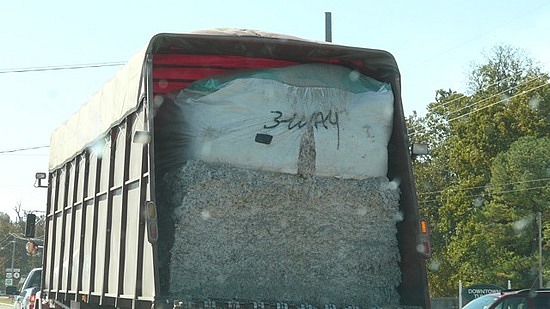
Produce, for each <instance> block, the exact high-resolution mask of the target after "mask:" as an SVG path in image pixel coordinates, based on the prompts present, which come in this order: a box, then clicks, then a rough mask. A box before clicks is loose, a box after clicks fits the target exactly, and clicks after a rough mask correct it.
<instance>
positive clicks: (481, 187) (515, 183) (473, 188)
mask: <svg viewBox="0 0 550 309" xmlns="http://www.w3.org/2000/svg"><path fill="white" fill-rule="evenodd" d="M547 180H550V177H547V178H539V179H532V180H524V181H516V182H509V183H503V184H499V185H497V186H496V187H504V186H508V185H517V184H522V183H531V182H538V181H547ZM494 187H495V186H492V185H487V186H477V187H466V188H458V189H451V190H449V191H450V192H459V191H467V190H475V189H488V188H494ZM443 192H447V190H439V191H428V192H418V194H434V193H443Z"/></svg>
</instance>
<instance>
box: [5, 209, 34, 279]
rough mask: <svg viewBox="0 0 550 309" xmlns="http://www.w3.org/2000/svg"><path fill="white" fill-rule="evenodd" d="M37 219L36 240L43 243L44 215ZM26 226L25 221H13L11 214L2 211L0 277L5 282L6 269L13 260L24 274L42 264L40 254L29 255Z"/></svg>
mask: <svg viewBox="0 0 550 309" xmlns="http://www.w3.org/2000/svg"><path fill="white" fill-rule="evenodd" d="M37 221H38V222H39V224H38V225H37V229H36V230H37V235H36V236H37V237H38V238H37V239H35V240H36V242H37V243H40V244H41V243H42V241H41V238H43V235H44V233H43V231H44V226H43V224H42V222H44V220H43V217H42V218H39V219H38V220H37ZM24 226H25V222H24V221H19V222H12V221H11V220H10V217H9V215H7V214H5V213H1V212H0V270H1V271H0V279H1V280H2V282H4V280H3V279H4V276H5V269H6V268H11V265H12V260H13V266H14V268H19V269H20V270H21V275H22V276H25V275H26V274H27V273H28V272H29V271H30V270H31V269H33V268H36V267H40V265H41V264H42V257H41V256H40V255H39V256H29V255H28V254H27V252H26V248H25V245H26V243H27V239H24V238H23V237H22V231H23V228H24ZM14 241H15V243H14Z"/></svg>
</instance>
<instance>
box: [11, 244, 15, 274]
mask: <svg viewBox="0 0 550 309" xmlns="http://www.w3.org/2000/svg"><path fill="white" fill-rule="evenodd" d="M11 242H12V243H13V252H12V254H11V273H12V274H13V273H14V271H13V261H14V260H15V239H14V240H12V241H11Z"/></svg>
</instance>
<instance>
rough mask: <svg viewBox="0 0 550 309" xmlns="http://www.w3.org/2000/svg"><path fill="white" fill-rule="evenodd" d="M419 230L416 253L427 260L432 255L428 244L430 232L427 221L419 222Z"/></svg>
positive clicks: (421, 220)
mask: <svg viewBox="0 0 550 309" xmlns="http://www.w3.org/2000/svg"><path fill="white" fill-rule="evenodd" d="M419 225H420V226H419V227H420V228H419V229H420V239H419V240H420V243H419V244H418V246H417V250H418V252H420V254H422V256H424V258H429V257H430V256H431V255H432V246H431V244H430V230H429V228H428V221H426V219H424V218H422V219H420V220H419Z"/></svg>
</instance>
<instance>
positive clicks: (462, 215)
mask: <svg viewBox="0 0 550 309" xmlns="http://www.w3.org/2000/svg"><path fill="white" fill-rule="evenodd" d="M532 63H533V61H532V60H530V59H529V58H527V57H525V56H524V54H523V53H522V52H521V51H520V50H518V49H514V48H511V47H509V46H498V47H496V48H495V49H494V50H493V53H492V54H491V55H490V56H489V57H488V58H487V59H486V63H484V64H481V65H477V66H475V67H474V68H473V70H472V73H471V74H470V76H469V77H470V82H469V85H470V91H471V93H468V94H460V93H457V92H455V91H452V90H447V91H444V90H439V91H437V93H436V102H434V103H431V104H430V105H429V106H428V113H427V114H426V116H424V117H419V116H418V115H416V114H413V116H411V117H409V119H408V122H409V123H408V125H409V128H410V133H411V135H412V136H411V141H412V142H424V143H428V144H429V145H430V151H431V155H430V156H429V157H427V158H423V159H419V160H416V161H415V162H414V166H413V167H414V170H415V177H416V183H417V189H418V191H419V202H420V207H421V211H422V212H423V213H424V214H425V215H426V217H428V218H429V219H430V223H431V226H432V230H431V231H432V247H433V250H434V254H433V257H432V260H433V261H432V263H428V265H432V264H435V265H437V267H432V268H430V269H429V279H430V290H431V294H432V296H452V295H454V294H455V291H456V286H457V284H458V280H462V281H463V283H464V284H469V283H494V284H500V285H503V286H506V284H507V280H510V281H511V282H512V284H513V285H514V286H515V287H530V286H531V285H532V283H533V281H534V280H535V278H536V271H534V270H536V267H535V268H533V267H534V266H536V265H537V253H538V251H537V247H536V240H537V237H538V233H535V232H536V229H534V227H536V223H535V221H534V220H533V218H534V214H535V213H536V212H537V211H543V212H544V211H545V210H547V209H546V208H547V207H548V206H550V205H547V204H548V201H549V200H550V195H549V192H548V183H549V181H548V180H549V179H550V167H549V166H548V158H550V153H548V152H549V151H550V145H549V144H548V136H550V85H549V84H548V75H547V74H544V73H541V71H540V69H539V68H537V67H535V66H533V64H532ZM537 186H538V187H540V188H538V189H536V187H537ZM546 212H548V214H545V216H544V219H545V220H544V221H545V222H546V220H548V221H550V211H546ZM522 224H523V225H522ZM520 225H522V229H518V226H520ZM544 230H548V231H550V224H545V226H544ZM547 239H548V240H550V235H549V236H548V237H547ZM545 241H546V238H545ZM549 257H550V255H549ZM547 272H548V273H549V274H550V266H548V271H547Z"/></svg>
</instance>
